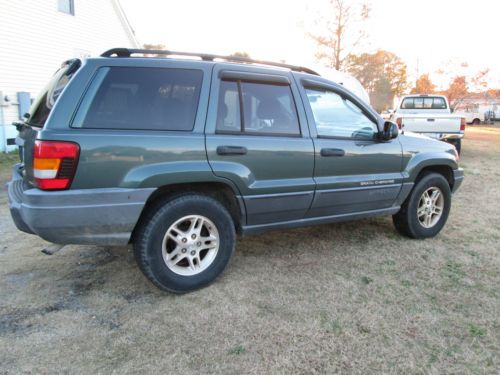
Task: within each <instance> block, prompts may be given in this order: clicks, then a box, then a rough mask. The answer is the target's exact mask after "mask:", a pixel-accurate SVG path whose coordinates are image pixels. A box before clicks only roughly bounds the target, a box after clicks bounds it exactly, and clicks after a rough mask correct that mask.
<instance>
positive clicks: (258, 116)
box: [217, 81, 300, 135]
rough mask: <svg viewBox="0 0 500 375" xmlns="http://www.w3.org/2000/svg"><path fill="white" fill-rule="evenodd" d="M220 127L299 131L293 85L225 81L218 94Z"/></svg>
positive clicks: (260, 131)
mask: <svg viewBox="0 0 500 375" xmlns="http://www.w3.org/2000/svg"><path fill="white" fill-rule="evenodd" d="M241 114H243V115H241ZM217 131H218V132H221V133H224V132H242V133H245V134H250V135H252V134H254V135H266V134H269V135H300V127H299V121H298V117H297V110H296V108H295V102H294V100H293V96H292V92H291V89H290V86H288V85H277V84H267V83H265V84H264V83H254V82H241V81H223V82H222V83H221V87H220V94H219V104H218V112H217Z"/></svg>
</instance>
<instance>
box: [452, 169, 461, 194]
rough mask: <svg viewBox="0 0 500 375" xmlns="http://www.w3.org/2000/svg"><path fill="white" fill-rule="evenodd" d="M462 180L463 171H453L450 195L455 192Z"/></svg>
mask: <svg viewBox="0 0 500 375" xmlns="http://www.w3.org/2000/svg"><path fill="white" fill-rule="evenodd" d="M463 180H464V170H463V169H462V168H458V169H455V170H454V171H453V189H452V191H451V192H452V193H454V192H456V191H457V190H458V188H459V187H460V185H462V182H463Z"/></svg>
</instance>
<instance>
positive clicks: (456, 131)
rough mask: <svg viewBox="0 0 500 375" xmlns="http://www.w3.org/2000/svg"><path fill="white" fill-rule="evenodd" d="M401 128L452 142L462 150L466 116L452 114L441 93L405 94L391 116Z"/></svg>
mask: <svg viewBox="0 0 500 375" xmlns="http://www.w3.org/2000/svg"><path fill="white" fill-rule="evenodd" d="M391 120H392V121H394V122H396V124H398V126H399V128H400V129H401V130H402V131H411V132H415V133H421V134H423V135H426V136H428V137H431V138H436V139H439V140H442V141H445V142H448V143H451V144H453V145H454V146H455V148H456V149H457V152H458V153H460V149H461V146H462V138H463V137H464V133H465V117H463V116H461V115H458V114H452V113H451V110H450V105H449V103H448V99H447V98H446V97H445V96H442V95H406V96H403V98H402V99H401V102H400V103H399V105H398V107H397V108H396V110H395V111H394V113H393V114H392V116H391Z"/></svg>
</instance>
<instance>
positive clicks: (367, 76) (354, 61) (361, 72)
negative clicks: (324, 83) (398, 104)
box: [347, 50, 407, 111]
mask: <svg viewBox="0 0 500 375" xmlns="http://www.w3.org/2000/svg"><path fill="white" fill-rule="evenodd" d="M347 65H348V67H349V68H348V72H349V73H350V74H352V75H353V76H354V77H356V78H357V79H358V80H359V82H360V83H361V85H363V87H364V88H365V90H366V91H367V92H368V94H369V95H370V102H371V104H372V106H373V107H374V108H375V109H376V110H378V111H382V110H384V109H387V108H388V107H389V106H391V104H392V101H393V100H394V97H395V96H397V95H401V94H403V93H404V92H405V91H406V89H407V73H406V64H405V63H404V62H403V61H402V60H401V59H400V58H399V57H398V56H397V55H395V54H394V53H392V52H388V51H384V50H378V51H377V52H375V53H362V54H360V55H350V56H349V57H348V59H347Z"/></svg>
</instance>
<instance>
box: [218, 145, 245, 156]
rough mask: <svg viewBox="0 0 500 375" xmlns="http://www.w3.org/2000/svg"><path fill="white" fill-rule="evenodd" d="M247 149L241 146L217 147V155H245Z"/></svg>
mask: <svg viewBox="0 0 500 375" xmlns="http://www.w3.org/2000/svg"><path fill="white" fill-rule="evenodd" d="M246 153H247V148H246V147H242V146H218V147H217V154H218V155H246Z"/></svg>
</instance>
